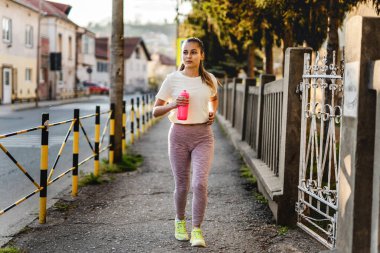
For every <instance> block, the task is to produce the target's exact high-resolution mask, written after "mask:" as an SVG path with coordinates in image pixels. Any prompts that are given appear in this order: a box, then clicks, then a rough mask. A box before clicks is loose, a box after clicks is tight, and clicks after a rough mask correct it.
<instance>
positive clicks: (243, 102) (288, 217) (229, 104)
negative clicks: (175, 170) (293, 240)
mask: <svg viewBox="0 0 380 253" xmlns="http://www.w3.org/2000/svg"><path fill="white" fill-rule="evenodd" d="M309 51H310V49H304V48H303V49H299V48H289V49H288V51H287V54H286V58H285V74H284V79H281V80H276V81H275V77H274V76H273V75H262V76H261V77H260V82H259V83H256V79H250V78H244V79H241V78H233V79H227V78H225V79H224V80H221V82H222V84H223V85H222V87H219V91H218V94H219V106H218V109H219V110H218V118H219V120H220V122H221V123H222V124H223V125H225V126H226V127H227V129H228V131H227V132H228V133H229V135H230V136H231V139H232V141H233V143H234V145H235V146H236V147H237V148H238V149H239V150H240V152H241V153H242V155H243V158H244V160H245V161H246V163H247V164H248V165H249V166H250V167H251V169H252V171H253V172H254V174H255V176H256V177H257V179H258V188H259V190H260V191H261V192H262V193H263V194H264V196H265V197H266V198H267V199H268V200H269V206H270V207H271V210H272V212H273V214H274V216H275V218H276V220H277V222H278V223H282V224H295V222H296V213H295V211H294V209H295V203H296V201H297V182H298V163H297V161H298V158H299V147H300V146H299V141H300V140H299V137H300V131H299V129H300V122H301V121H300V115H301V102H300V101H299V99H298V95H297V94H296V87H297V85H298V84H299V83H300V82H301V81H302V70H303V54H304V53H305V52H309ZM290 63H291V64H290Z"/></svg>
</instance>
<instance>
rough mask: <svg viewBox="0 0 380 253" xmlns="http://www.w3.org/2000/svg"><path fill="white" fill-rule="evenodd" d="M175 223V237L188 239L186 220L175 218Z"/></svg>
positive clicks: (179, 239) (181, 239) (182, 239)
mask: <svg viewBox="0 0 380 253" xmlns="http://www.w3.org/2000/svg"><path fill="white" fill-rule="evenodd" d="M174 225H175V234H174V236H175V239H177V240H178V241H188V240H189V235H188V234H187V230H186V220H178V219H175V220H174Z"/></svg>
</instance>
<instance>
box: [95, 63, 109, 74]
mask: <svg viewBox="0 0 380 253" xmlns="http://www.w3.org/2000/svg"><path fill="white" fill-rule="evenodd" d="M96 70H97V72H108V63H106V62H97V64H96Z"/></svg>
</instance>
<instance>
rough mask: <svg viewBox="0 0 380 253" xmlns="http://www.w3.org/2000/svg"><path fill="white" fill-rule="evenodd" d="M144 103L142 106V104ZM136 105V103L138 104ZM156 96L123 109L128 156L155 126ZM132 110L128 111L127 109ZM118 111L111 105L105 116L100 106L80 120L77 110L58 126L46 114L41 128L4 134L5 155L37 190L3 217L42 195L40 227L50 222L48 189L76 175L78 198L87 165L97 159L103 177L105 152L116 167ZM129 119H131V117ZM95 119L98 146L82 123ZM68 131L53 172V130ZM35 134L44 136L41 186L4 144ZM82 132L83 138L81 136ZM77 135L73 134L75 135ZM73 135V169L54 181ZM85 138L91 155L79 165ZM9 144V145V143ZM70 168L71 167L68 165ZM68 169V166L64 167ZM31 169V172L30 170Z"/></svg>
mask: <svg viewBox="0 0 380 253" xmlns="http://www.w3.org/2000/svg"><path fill="white" fill-rule="evenodd" d="M140 99H141V101H142V103H140ZM135 101H136V103H135ZM153 102H154V101H153V94H144V95H142V96H137V97H136V98H132V99H131V104H130V106H127V103H126V102H124V105H123V124H122V126H123V130H122V131H123V133H122V146H123V152H126V149H125V147H126V143H127V142H128V140H130V141H129V143H131V144H133V143H134V140H135V138H139V137H140V135H141V134H143V133H144V132H145V131H147V130H148V128H149V127H150V126H152V125H153V123H154V119H153V115H152V109H153ZM126 108H128V110H127V109H126ZM114 111H115V105H114V104H111V105H110V110H107V111H104V112H101V111H100V106H96V108H95V110H94V112H95V113H94V114H89V115H84V116H80V111H79V109H75V110H74V117H73V118H71V119H67V120H64V121H60V122H55V123H49V114H48V113H44V114H42V121H41V125H39V126H36V127H33V128H29V129H25V130H21V131H16V132H10V133H7V134H0V149H1V150H2V151H3V152H4V153H5V155H6V156H7V157H8V158H9V159H10V160H11V162H12V163H13V164H15V166H16V167H17V168H18V169H19V170H21V171H22V172H23V174H24V175H25V176H26V177H27V178H28V179H29V181H30V182H31V183H32V184H33V185H34V186H35V187H36V189H35V190H34V191H33V192H31V193H29V194H27V195H26V196H25V197H22V198H21V199H19V200H17V201H15V202H14V203H12V204H10V205H9V206H8V207H6V208H4V209H0V216H1V215H3V214H5V213H6V212H8V211H10V210H11V209H13V208H15V207H16V206H18V205H19V204H21V203H22V202H24V201H26V200H27V199H29V198H30V197H32V196H33V195H35V194H37V193H40V212H39V221H40V223H45V222H46V206H47V205H46V201H47V199H46V197H47V188H48V187H50V185H52V184H53V183H54V182H56V181H58V180H59V179H61V178H62V177H64V176H65V175H67V174H69V173H72V195H73V196H76V195H77V193H78V175H79V174H78V172H79V167H80V166H81V165H83V164H85V163H86V162H88V161H90V160H91V159H93V158H94V173H93V174H94V175H95V176H98V175H99V156H100V154H101V153H102V152H105V151H107V150H109V154H108V157H109V159H108V160H109V163H110V164H112V163H113V150H114V142H113V140H114V133H115V120H114V117H115V115H114ZM103 114H105V115H107V119H106V121H105V123H103V126H104V127H103V129H101V127H100V123H101V122H100V121H101V119H100V116H101V115H103ZM127 115H130V116H129V117H128V116H127ZM89 118H93V119H94V123H95V124H94V129H95V131H94V143H92V141H91V140H90V137H89V136H88V134H87V131H86V129H85V127H84V124H83V123H82V121H83V120H85V119H89ZM127 123H129V126H130V128H127ZM68 124H69V127H68V130H67V133H66V135H65V138H64V140H63V142H62V143H61V146H60V149H59V151H58V154H57V155H56V158H55V160H54V163H53V166H52V167H51V168H50V169H49V166H48V164H49V138H51V137H54V136H50V137H49V132H50V131H49V129H51V128H53V127H56V126H62V125H68ZM33 131H41V135H40V143H41V147H40V150H41V151H40V181H39V183H37V180H36V179H34V178H33V177H32V176H31V174H29V173H28V168H27V167H26V166H23V165H22V162H19V161H17V160H16V158H15V157H14V156H13V155H12V154H11V153H10V152H9V151H8V149H7V148H6V143H4V142H3V139H6V138H9V137H12V136H15V135H21V134H25V133H29V132H33ZM80 132H81V133H82V134H80ZM72 133H73V134H72ZM71 134H72V135H73V147H72V166H71V167H69V168H66V170H65V171H64V172H63V173H61V174H59V175H57V176H55V177H53V175H54V172H55V170H56V168H57V165H58V162H59V161H60V158H61V155H62V152H63V150H64V149H65V147H66V143H67V141H68V139H69V136H70V135H71ZM107 135H109V142H108V143H106V142H105V141H104V140H105V137H106V136H107ZM80 138H84V140H85V141H86V142H87V143H88V145H89V147H90V150H91V153H92V154H91V155H90V156H88V157H86V158H84V159H83V160H82V161H79V150H80V149H79V139H80ZM8 143H9V142H8ZM66 164H67V163H66ZM64 166H67V165H64ZM30 169H31V168H30Z"/></svg>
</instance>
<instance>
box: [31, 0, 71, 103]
mask: <svg viewBox="0 0 380 253" xmlns="http://www.w3.org/2000/svg"><path fill="white" fill-rule="evenodd" d="M24 1H27V2H28V3H30V4H31V5H33V6H34V7H35V8H40V7H41V13H42V17H41V22H40V23H41V24H40V27H41V29H40V35H41V37H42V38H47V39H48V41H49V43H48V47H49V63H48V65H49V68H48V71H47V72H48V73H47V74H46V73H45V74H42V75H41V76H44V75H45V76H47V79H48V80H47V81H46V80H44V82H47V85H46V86H47V87H46V89H45V93H46V90H47V93H48V97H49V98H51V99H56V98H65V97H71V96H74V94H75V83H76V82H75V75H76V61H75V59H76V32H77V27H78V26H77V25H76V24H75V23H73V22H72V21H71V20H70V19H69V18H68V17H67V16H68V15H69V13H70V10H71V6H69V5H65V4H59V3H55V2H49V1H45V0H42V1H41V6H39V4H40V1H39V0H24ZM45 64H46V62H45ZM41 67H42V64H41ZM45 67H46V65H45ZM45 71H46V68H45ZM41 72H42V71H41Z"/></svg>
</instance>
